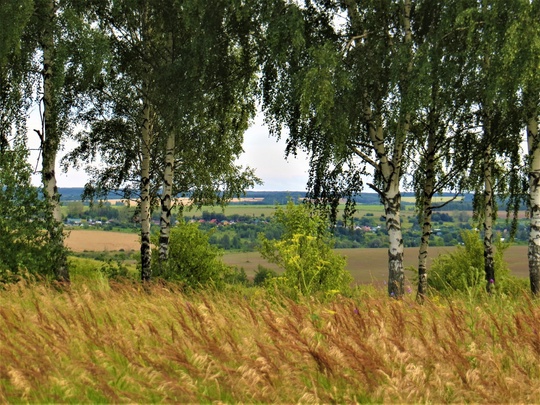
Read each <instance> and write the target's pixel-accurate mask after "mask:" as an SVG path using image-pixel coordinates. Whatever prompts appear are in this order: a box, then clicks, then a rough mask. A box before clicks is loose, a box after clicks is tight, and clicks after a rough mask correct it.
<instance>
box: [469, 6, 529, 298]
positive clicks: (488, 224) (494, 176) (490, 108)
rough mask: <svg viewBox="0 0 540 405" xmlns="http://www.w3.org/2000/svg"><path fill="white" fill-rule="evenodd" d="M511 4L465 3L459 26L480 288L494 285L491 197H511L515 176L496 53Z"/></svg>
mask: <svg viewBox="0 0 540 405" xmlns="http://www.w3.org/2000/svg"><path fill="white" fill-rule="evenodd" d="M516 4H517V3H516V2H515V1H513V2H506V1H505V2H499V1H487V0H486V1H480V2H477V3H473V4H471V6H470V7H469V8H468V9H466V10H465V12H464V13H463V15H462V18H461V21H459V23H460V24H463V26H465V27H467V29H468V35H469V40H468V50H467V51H468V53H469V56H468V59H469V62H468V63H466V66H467V69H468V70H467V71H468V76H467V83H468V84H467V85H466V86H465V87H466V88H468V89H467V90H466V91H467V94H468V97H469V99H470V100H471V106H472V110H471V111H472V113H473V114H474V116H475V118H476V123H477V125H478V128H479V132H478V140H477V146H478V150H477V152H475V153H474V155H473V156H474V157H475V159H474V162H473V163H474V168H473V170H472V172H471V174H470V175H471V178H472V179H477V181H478V183H477V184H476V186H475V187H476V195H475V210H476V214H477V216H478V219H479V220H480V221H481V223H482V225H483V234H484V266H485V277H486V290H487V291H488V292H491V291H492V290H493V287H494V285H495V282H496V279H495V266H494V247H493V222H494V219H495V218H496V215H497V206H496V202H495V197H496V195H497V194H503V193H507V194H508V193H509V194H515V193H516V191H515V190H508V185H509V186H511V187H514V186H517V185H518V182H517V181H516V180H515V178H513V176H515V174H516V172H515V171H513V170H508V167H507V166H506V165H507V163H508V162H512V161H515V160H516V159H515V156H518V155H519V152H518V151H519V143H520V137H519V128H518V121H516V118H517V117H519V114H517V111H516V110H515V92H514V90H513V86H512V85H511V83H510V85H508V84H509V83H508V81H507V80H506V75H507V73H506V72H505V71H504V58H503V56H502V52H501V51H502V49H504V46H505V39H506V37H507V32H508V29H509V25H510V22H511V21H513V20H514V19H515V18H516V16H518V15H519V12H518V9H517V8H516Z"/></svg>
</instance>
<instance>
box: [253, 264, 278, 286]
mask: <svg viewBox="0 0 540 405" xmlns="http://www.w3.org/2000/svg"><path fill="white" fill-rule="evenodd" d="M277 275H278V274H277V273H276V272H275V271H274V270H272V269H269V268H267V267H264V266H261V265H260V264H259V265H258V266H257V271H256V272H255V277H253V284H255V285H256V286H262V285H264V284H265V283H266V280H269V279H271V278H274V277H277Z"/></svg>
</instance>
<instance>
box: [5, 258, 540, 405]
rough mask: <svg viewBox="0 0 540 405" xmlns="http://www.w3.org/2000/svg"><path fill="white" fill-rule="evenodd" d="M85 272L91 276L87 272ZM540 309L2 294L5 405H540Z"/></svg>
mask: <svg viewBox="0 0 540 405" xmlns="http://www.w3.org/2000/svg"><path fill="white" fill-rule="evenodd" d="M87 264H89V263H87ZM539 322H540V309H539V308H538V305H537V303H536V302H533V301H530V300H529V299H528V298H527V297H526V296H524V297H523V298H520V299H517V300H509V299H507V298H504V297H483V298H481V299H479V300H472V299H469V298H467V297H464V296H456V297H454V298H453V299H449V300H445V301H440V300H438V299H437V298H434V299H433V300H431V301H429V302H428V303H427V304H425V305H424V306H419V305H417V304H416V303H415V302H414V300H413V298H412V296H410V295H407V296H406V297H405V299H404V300H403V301H394V300H390V299H389V298H388V297H387V296H386V294H385V293H384V292H382V291H379V290H377V289H374V288H373V287H365V288H363V289H362V290H358V291H356V292H355V294H354V295H353V297H350V298H339V299H337V300H335V301H332V302H327V301H320V300H318V299H309V300H305V301H300V302H292V301H290V300H286V299H284V298H280V297H276V296H273V295H268V293H266V292H265V291H263V290H258V289H251V290H231V291H225V292H209V291H207V292H200V293H190V294H187V293H183V292H181V291H179V290H178V288H175V287H174V286H171V285H163V284H160V285H151V286H148V287H147V288H141V286H140V285H139V284H129V283H126V284H122V283H113V284H108V283H107V282H105V281H104V280H101V281H100V282H98V279H93V280H91V281H90V280H86V281H85V279H84V277H83V278H79V279H78V281H76V282H75V283H74V284H73V285H72V287H71V288H70V289H69V290H67V291H62V290H59V289H57V288H54V287H49V286H47V285H26V286H23V285H15V286H8V287H7V288H6V289H4V290H2V291H0V358H1V359H2V361H1V362H0V402H1V403H16V402H38V403H47V402H58V403H59V402H73V403H80V402H92V403H105V402H115V403H118V402H130V403H151V402H175V403H201V402H205V403H206V402H214V401H216V402H228V403H237V402H240V403H298V402H315V403H350V402H368V403H373V402H384V403H405V402H407V403H423V402H431V403H443V402H444V403H446V402H460V403H464V402H475V403H495V402H500V401H504V402H508V403H534V402H539V401H540V373H539V372H538V359H539V357H540V349H539V344H538V334H537V332H536V330H537V327H538V324H539Z"/></svg>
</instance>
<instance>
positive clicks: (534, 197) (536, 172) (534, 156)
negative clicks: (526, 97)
mask: <svg viewBox="0 0 540 405" xmlns="http://www.w3.org/2000/svg"><path fill="white" fill-rule="evenodd" d="M539 142H540V139H539V138H538V117H537V116H536V114H535V115H532V116H531V117H530V118H529V120H528V122H527V144H528V149H529V159H530V168H529V188H530V190H529V205H530V208H529V209H530V231H529V251H528V258H529V279H530V282H531V291H532V293H533V294H535V295H537V294H538V293H539V292H540V144H539Z"/></svg>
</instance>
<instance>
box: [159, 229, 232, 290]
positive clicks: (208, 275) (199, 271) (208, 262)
mask: <svg viewBox="0 0 540 405" xmlns="http://www.w3.org/2000/svg"><path fill="white" fill-rule="evenodd" d="M153 242H154V245H155V246H157V245H158V238H157V236H156V237H155V238H154V241H153ZM221 256H222V253H221V251H220V250H219V249H218V248H217V247H215V246H212V245H210V243H209V236H208V234H207V233H205V232H202V231H201V230H200V229H199V226H198V224H196V223H191V224H190V223H186V222H183V221H179V222H178V223H177V225H176V226H174V227H173V228H172V229H171V235H170V239H169V259H168V260H167V261H166V262H164V263H162V262H160V261H159V260H158V252H157V249H155V250H154V252H153V254H152V271H153V274H154V276H156V277H159V278H163V279H165V280H168V281H180V282H182V283H184V284H185V285H186V286H188V287H191V288H198V287H201V286H205V285H209V284H213V285H215V286H219V285H221V284H223V283H224V282H225V277H226V276H227V275H230V274H231V272H232V270H231V269H230V268H228V267H227V266H226V265H225V264H224V263H223V262H222V261H221Z"/></svg>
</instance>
